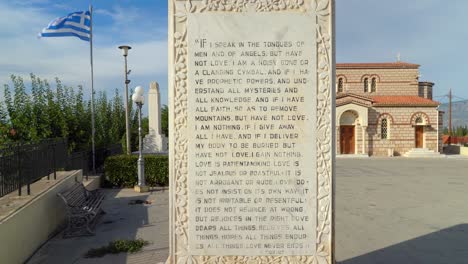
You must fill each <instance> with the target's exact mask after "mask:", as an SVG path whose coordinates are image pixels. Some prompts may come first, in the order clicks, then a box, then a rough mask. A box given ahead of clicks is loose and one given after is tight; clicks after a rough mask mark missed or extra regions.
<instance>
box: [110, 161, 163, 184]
mask: <svg viewBox="0 0 468 264" xmlns="http://www.w3.org/2000/svg"><path fill="white" fill-rule="evenodd" d="M144 160H145V179H146V185H148V186H167V185H168V184H169V159H168V156H167V155H145V156H144ZM137 161H138V156H136V155H117V156H111V157H109V158H107V159H106V161H105V163H104V173H105V177H106V180H107V182H108V183H109V184H111V185H112V186H118V187H133V186H135V185H136V184H137V183H138V168H137Z"/></svg>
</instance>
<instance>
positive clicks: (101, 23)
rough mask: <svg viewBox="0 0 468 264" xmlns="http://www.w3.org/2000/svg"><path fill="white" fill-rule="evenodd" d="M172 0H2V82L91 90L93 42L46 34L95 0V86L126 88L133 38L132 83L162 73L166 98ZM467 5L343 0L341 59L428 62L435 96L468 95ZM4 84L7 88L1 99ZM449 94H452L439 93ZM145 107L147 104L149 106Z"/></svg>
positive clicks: (339, 7) (434, 0) (339, 4)
mask: <svg viewBox="0 0 468 264" xmlns="http://www.w3.org/2000/svg"><path fill="white" fill-rule="evenodd" d="M167 2H168V1H167V0H113V1H108V0H94V1H83V0H68V1H63V0H10V1H7V0H0V25H2V29H1V30H0V43H2V49H3V52H2V55H1V59H0V85H1V86H2V87H3V84H5V83H10V79H9V76H10V75H11V74H15V75H20V76H23V77H24V78H25V80H26V82H27V83H28V82H29V77H28V75H29V73H34V74H36V75H37V76H38V77H40V78H45V79H48V80H49V81H50V82H52V81H53V79H54V78H55V77H59V78H60V79H61V80H62V82H63V83H64V84H65V85H69V86H74V87H76V86H77V85H80V84H81V85H83V86H84V88H85V90H86V91H87V92H86V93H85V96H88V97H89V95H90V93H89V91H90V86H91V85H90V84H91V81H90V66H89V65H90V61H89V43H88V42H85V41H82V40H80V39H78V38H74V37H66V38H41V39H39V38H38V37H37V35H38V33H39V32H40V31H41V29H42V28H43V27H45V26H46V25H47V24H48V23H49V22H50V21H51V20H53V19H55V18H57V17H60V16H65V15H67V14H68V13H71V12H74V11H82V10H86V9H88V6H89V4H90V3H91V4H92V5H93V10H94V16H93V31H94V34H93V37H94V42H93V45H94V81H95V90H96V92H100V91H106V92H107V94H108V96H111V95H113V94H114V91H115V89H119V91H120V94H122V93H123V92H124V58H123V56H122V53H121V51H120V50H119V49H118V46H120V45H129V46H131V47H132V49H131V50H130V51H129V55H128V68H129V69H131V70H132V71H131V74H130V76H129V79H130V80H131V83H130V85H129V87H130V88H134V87H135V86H137V85H141V86H143V87H144V88H145V89H148V87H149V83H150V82H151V81H157V82H158V83H159V84H160V89H161V102H162V103H163V104H167V102H168V99H167V83H168V81H167V36H168V35H167ZM466 10H468V1H466V0H450V1H446V0H411V1H408V0H336V58H337V62H394V61H396V60H397V54H400V55H401V60H402V61H406V62H411V63H417V64H420V65H421V68H420V71H421V80H424V81H431V82H435V87H434V96H438V95H444V94H447V92H448V89H449V88H452V91H453V94H454V95H456V96H458V97H459V98H467V99H468V89H465V87H464V84H465V79H464V77H465V76H466V75H467V73H468V52H467V51H466V49H467V48H468V29H467V25H468V16H466V15H465V13H466ZM2 97H3V89H0V101H1V98H2ZM436 99H438V100H440V101H442V102H445V101H446V99H444V98H441V97H438V98H436ZM145 113H146V110H145Z"/></svg>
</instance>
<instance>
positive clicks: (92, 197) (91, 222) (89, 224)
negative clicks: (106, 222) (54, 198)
mask: <svg viewBox="0 0 468 264" xmlns="http://www.w3.org/2000/svg"><path fill="white" fill-rule="evenodd" d="M57 195H58V196H59V197H60V198H62V200H63V202H64V203H65V205H66V207H67V217H68V225H67V228H66V229H65V232H64V237H71V236H86V235H88V236H89V235H94V231H93V229H94V226H95V225H96V223H97V220H98V218H99V216H100V215H102V214H104V211H103V210H102V209H101V206H102V201H103V200H104V194H103V193H101V192H99V190H95V191H88V190H87V189H86V188H85V187H84V185H83V184H82V183H79V182H77V183H75V184H74V185H73V186H72V187H71V188H70V189H68V190H66V191H65V192H61V193H58V194H57Z"/></svg>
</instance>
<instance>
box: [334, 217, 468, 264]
mask: <svg viewBox="0 0 468 264" xmlns="http://www.w3.org/2000/svg"><path fill="white" fill-rule="evenodd" d="M435 217H439V216H435ZM448 263H450V264H466V263H468V224H461V225H456V226H453V227H450V228H447V229H442V230H440V231H437V232H434V233H430V234H428V235H424V236H421V237H417V238H415V239H411V240H408V241H405V242H402V243H399V244H395V245H393V246H390V247H386V248H383V249H380V250H376V251H374V252H370V253H368V254H365V255H362V256H358V257H355V258H351V259H347V260H344V261H340V262H338V264H448Z"/></svg>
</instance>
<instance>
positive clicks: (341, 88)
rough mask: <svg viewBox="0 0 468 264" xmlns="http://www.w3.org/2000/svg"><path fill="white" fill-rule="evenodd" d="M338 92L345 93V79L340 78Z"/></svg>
mask: <svg viewBox="0 0 468 264" xmlns="http://www.w3.org/2000/svg"><path fill="white" fill-rule="evenodd" d="M338 92H339V93H342V92H343V78H338Z"/></svg>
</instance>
